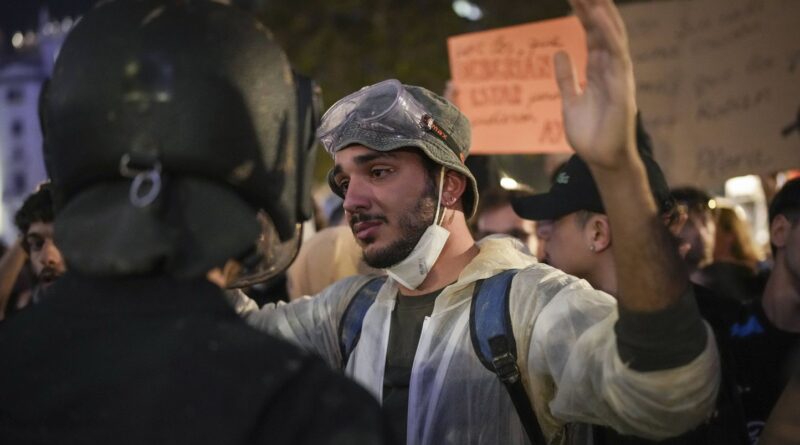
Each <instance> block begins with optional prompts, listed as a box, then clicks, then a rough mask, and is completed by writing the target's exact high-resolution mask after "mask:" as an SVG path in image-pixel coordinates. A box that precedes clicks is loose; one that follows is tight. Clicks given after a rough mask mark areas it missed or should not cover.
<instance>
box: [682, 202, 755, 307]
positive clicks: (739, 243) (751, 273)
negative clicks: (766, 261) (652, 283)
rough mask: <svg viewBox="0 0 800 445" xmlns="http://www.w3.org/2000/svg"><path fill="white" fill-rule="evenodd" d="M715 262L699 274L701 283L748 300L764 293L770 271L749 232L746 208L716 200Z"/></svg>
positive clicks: (734, 296) (720, 292)
mask: <svg viewBox="0 0 800 445" xmlns="http://www.w3.org/2000/svg"><path fill="white" fill-rule="evenodd" d="M716 201H717V207H716V208H715V209H714V212H713V213H714V223H715V226H716V237H715V239H714V256H713V257H714V261H713V262H712V263H711V264H709V265H708V266H706V267H704V268H702V270H701V271H700V273H699V274H697V277H698V282H699V283H700V284H702V285H704V286H706V287H708V288H710V289H712V290H714V291H715V292H717V293H718V294H719V295H721V296H725V297H730V298H735V299H737V300H739V301H749V300H752V299H754V298H757V297H758V296H759V295H761V292H762V291H763V289H764V284H765V282H766V278H767V276H768V273H767V272H765V271H762V269H761V268H760V265H761V264H762V263H761V262H762V260H763V255H762V254H761V253H760V249H759V248H758V246H757V245H756V244H755V242H753V237H752V236H751V235H750V229H749V227H748V223H747V220H746V219H745V218H746V217H745V214H744V210H742V208H741V207H738V206H735V205H725V203H724V201H722V200H719V199H718V200H716Z"/></svg>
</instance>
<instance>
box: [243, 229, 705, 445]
mask: <svg viewBox="0 0 800 445" xmlns="http://www.w3.org/2000/svg"><path fill="white" fill-rule="evenodd" d="M517 246H520V245H519V244H518V243H516V242H515V241H512V240H511V239H508V238H505V239H497V238H494V239H493V238H489V239H486V240H484V241H482V242H481V243H479V247H480V253H479V255H478V256H477V257H476V258H475V259H474V260H473V261H472V262H471V263H470V264H469V265H468V266H467V267H466V268H465V269H464V270H463V272H462V273H461V276H460V277H459V280H458V281H457V282H456V283H454V284H452V285H450V286H448V287H446V288H445V289H444V290H443V291H442V292H441V294H440V295H439V297H438V298H437V299H436V304H435V307H434V309H433V314H432V315H431V316H430V317H429V318H428V319H426V321H425V323H424V324H423V328H422V335H421V338H420V341H419V345H418V347H417V352H416V355H415V359H414V365H413V370H412V376H411V386H410V390H409V413H408V443H409V444H425V445H439V444H466V443H469V444H485V445H496V444H511V445H514V444H527V443H529V442H528V439H527V436H526V435H525V431H524V429H523V427H522V424H521V423H520V422H519V419H518V417H517V414H516V411H515V409H514V405H513V404H512V402H511V399H510V397H509V395H508V393H507V392H506V389H505V388H504V387H503V385H502V384H501V382H500V381H499V380H498V378H497V376H496V375H495V374H494V373H492V372H490V371H488V370H487V369H486V368H484V367H483V365H482V364H481V363H480V362H479V360H478V358H477V356H476V355H475V352H474V351H473V348H472V343H471V340H470V335H469V313H470V302H471V296H472V292H473V288H474V284H475V281H476V280H479V279H482V278H487V277H489V276H492V275H494V274H496V273H499V272H500V271H502V270H507V269H522V270H521V271H520V272H519V273H518V274H517V275H516V277H515V278H514V281H513V283H512V288H511V294H510V308H511V310H510V312H511V319H512V325H513V329H514V335H515V338H516V341H517V352H518V357H519V358H518V364H519V366H520V370H521V372H522V375H523V382H524V384H525V387H526V390H527V392H528V395H529V396H530V397H531V398H532V400H533V404H534V409H535V411H536V413H537V416H538V419H539V422H540V424H541V425H542V429H543V431H544V433H545V435H546V436H547V437H549V438H550V443H587V442H586V441H585V439H584V437H583V436H584V435H585V432H586V431H587V430H586V428H581V427H580V425H583V424H585V423H595V424H603V425H609V426H611V427H612V428H614V429H616V430H617V431H619V432H621V433H623V434H633V435H637V436H642V437H646V438H652V439H659V438H664V437H667V436H670V435H676V434H678V433H681V432H684V431H686V430H688V429H690V428H692V427H693V426H695V425H697V424H699V423H701V422H702V421H703V420H705V419H706V417H707V416H708V414H709V413H710V412H711V410H712V408H713V406H714V402H715V399H716V392H717V387H718V385H719V381H718V380H719V379H718V373H717V369H718V366H719V364H718V357H717V352H716V348H715V346H714V338H713V335H712V334H711V331H710V329H708V333H709V335H708V343H707V345H706V348H705V350H704V351H703V352H702V353H701V354H700V355H699V356H698V357H696V358H695V359H694V360H693V361H692V362H690V363H688V364H686V365H684V366H681V367H678V368H674V369H669V370H663V371H654V372H637V371H634V370H632V369H630V368H628V367H627V366H626V365H625V364H624V363H622V362H621V361H620V359H619V355H618V353H617V346H616V337H615V333H614V323H615V321H616V319H617V311H616V302H615V300H614V299H613V298H612V297H611V296H609V295H608V294H605V293H603V292H601V291H597V290H594V289H592V288H591V287H590V286H589V285H588V283H586V282H585V281H583V280H579V279H577V278H575V277H572V276H570V275H566V274H564V273H563V272H561V271H559V270H557V269H554V268H551V267H549V266H546V265H543V264H539V263H536V262H535V259H533V258H532V257H530V256H527V255H525V254H523V253H522V252H520V251H518V250H516V247H517ZM367 279H368V278H367V277H363V276H359V277H352V278H348V279H345V280H342V281H340V282H338V283H336V284H334V285H332V286H331V287H329V288H328V289H326V290H325V291H323V292H322V293H321V294H320V295H318V296H316V297H314V298H311V299H305V300H299V301H296V302H294V303H291V304H285V305H279V306H277V307H275V306H273V305H270V306H267V307H265V308H263V309H262V310H260V311H251V312H249V313H247V314H246V318H247V319H248V321H249V322H250V323H251V324H253V325H255V326H257V327H259V328H261V329H263V330H266V331H269V332H271V333H274V334H277V335H280V336H282V337H285V338H287V339H289V340H290V341H293V342H294V343H296V344H298V345H300V346H301V347H303V348H305V349H307V350H310V351H313V352H316V353H317V354H319V355H321V356H322V357H323V358H324V359H325V360H327V361H328V363H329V364H330V365H331V366H332V367H334V368H341V355H340V352H339V338H338V324H339V321H340V318H341V314H342V312H343V311H344V310H345V308H346V306H347V303H348V302H349V301H350V299H351V298H352V296H353V294H354V293H355V292H356V291H357V290H358V289H359V288H360V286H361V285H362V284H364V283H365V282H366V280H367ZM396 293H397V287H396V284H395V283H394V282H393V281H392V280H391V279H389V280H387V282H386V283H385V284H384V286H383V287H382V288H381V290H380V292H379V293H378V296H377V298H376V301H375V303H374V304H373V305H372V307H371V308H370V309H369V311H368V312H367V314H366V317H365V319H364V325H363V330H362V332H361V337H360V340H359V342H358V345H357V346H356V347H355V349H354V350H353V353H352V355H351V356H350V360H349V362H348V364H347V367H346V370H345V372H346V374H347V375H350V376H351V377H353V378H354V379H355V380H356V381H358V382H360V383H361V384H362V385H363V386H364V387H366V388H367V389H368V390H369V391H371V392H372V393H373V394H374V395H375V397H376V398H377V399H378V400H381V398H382V389H383V371H384V364H385V362H386V345H387V343H388V338H389V324H390V319H391V313H392V309H393V308H394V304H395V295H396Z"/></svg>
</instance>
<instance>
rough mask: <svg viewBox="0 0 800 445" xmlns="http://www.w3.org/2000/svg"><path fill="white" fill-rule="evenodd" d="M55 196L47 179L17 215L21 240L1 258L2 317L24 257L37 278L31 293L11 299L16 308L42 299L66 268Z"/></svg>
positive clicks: (0, 307) (0, 312) (15, 217)
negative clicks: (56, 230)
mask: <svg viewBox="0 0 800 445" xmlns="http://www.w3.org/2000/svg"><path fill="white" fill-rule="evenodd" d="M53 219H54V214H53V196H52V192H51V190H50V184H49V183H44V184H42V185H41V186H39V188H38V189H37V190H36V191H35V192H33V193H31V194H30V196H28V197H27V198H26V199H25V202H23V203H22V207H20V209H19V210H18V211H17V214H16V215H15V216H14V223H15V224H16V226H17V228H18V229H19V232H20V240H19V241H17V242H16V243H15V244H14V245H12V246H11V247H10V248H9V250H8V251H7V252H6V253H5V254H4V255H3V259H2V261H1V262H0V266H2V270H0V279H1V280H2V284H0V319H3V318H5V314H6V309H7V306H8V304H9V299H10V298H11V292H12V288H13V287H14V282H15V281H16V280H17V278H18V277H19V274H20V272H21V271H22V269H23V267H24V265H25V261H26V260H27V261H29V262H30V267H31V270H32V271H33V276H34V278H35V279H36V281H35V283H34V287H33V289H31V290H30V293H29V294H27V291H26V294H24V295H27V296H24V295H22V296H20V297H18V298H17V300H16V301H15V302H11V304H12V305H13V309H21V308H23V307H25V306H27V305H28V304H29V303H30V302H33V303H39V302H40V301H41V299H42V295H43V293H44V291H45V289H47V288H48V287H49V286H50V285H51V284H53V282H55V281H56V279H58V278H59V277H60V276H61V275H63V274H64V272H65V271H66V266H65V265H64V258H63V257H62V256H61V251H59V250H58V247H57V246H56V245H55V242H54V241H53Z"/></svg>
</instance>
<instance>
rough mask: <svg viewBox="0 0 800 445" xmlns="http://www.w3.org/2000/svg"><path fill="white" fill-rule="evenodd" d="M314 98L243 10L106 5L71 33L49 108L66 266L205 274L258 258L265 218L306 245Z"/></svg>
mask: <svg viewBox="0 0 800 445" xmlns="http://www.w3.org/2000/svg"><path fill="white" fill-rule="evenodd" d="M305 83H306V84H307V83H308V82H305ZM308 88H309V87H308V86H305V87H304V89H308ZM307 95H308V94H306V93H304V92H303V91H300V90H298V89H297V87H296V82H295V75H294V74H293V72H292V70H291V67H290V65H289V62H288V60H287V58H286V56H285V54H284V52H283V51H282V50H281V48H280V47H279V46H278V44H277V43H275V41H274V39H273V38H272V35H271V34H270V32H269V31H268V30H267V29H266V28H265V27H264V26H262V25H261V24H260V23H259V22H258V21H257V20H256V19H255V18H253V17H252V16H250V15H248V14H247V13H245V12H243V11H240V10H237V9H235V8H233V7H230V6H226V5H222V4H219V3H214V2H211V1H178V0H173V1H166V0H162V1H156V0H144V1H122V0H118V1H112V2H104V3H101V4H100V5H99V6H97V7H96V8H95V9H93V10H92V11H90V12H89V13H88V14H87V15H86V16H84V17H83V18H82V19H81V20H80V21H79V22H78V24H77V25H76V26H75V28H74V29H73V30H72V31H71V32H70V34H69V36H68V37H67V39H66V41H65V42H64V45H63V47H62V49H61V52H60V54H59V57H58V60H57V61H56V65H55V69H54V72H53V77H52V79H51V81H50V82H49V85H48V86H47V87H46V88H45V92H44V96H43V99H42V102H41V106H42V112H41V115H42V122H43V132H44V135H45V162H46V165H47V169H48V172H49V174H50V176H51V178H52V180H53V183H54V186H55V201H56V206H57V207H59V213H58V217H57V218H56V242H57V243H58V244H59V247H60V248H61V250H62V252H63V253H64V255H65V257H66V259H67V263H68V264H69V266H70V267H71V268H74V269H77V270H79V271H83V272H89V273H93V274H106V275H115V274H131V273H145V272H152V271H154V270H157V269H158V270H164V271H166V272H168V273H170V274H173V275H176V276H194V275H198V274H201V273H204V272H206V271H207V270H209V269H210V268H212V267H214V266H218V265H221V264H222V263H224V261H225V260H226V259H228V258H232V257H240V258H241V257H243V256H246V255H247V254H248V253H252V252H253V251H254V245H255V240H256V238H258V235H259V231H260V225H259V222H258V220H257V219H256V216H255V215H256V212H257V211H258V210H263V212H265V214H266V215H268V220H270V221H271V226H272V227H273V228H274V229H273V230H274V232H275V233H276V238H277V239H279V240H280V241H293V240H296V238H297V237H298V233H297V232H298V230H297V226H298V222H300V221H302V220H303V219H306V218H307V217H309V216H310V215H309V213H310V203H309V199H310V198H309V193H308V185H307V178H308V176H309V172H310V170H311V168H312V166H311V160H312V157H311V156H310V155H309V151H310V149H311V148H312V143H311V142H310V138H309V137H308V136H307V134H308V133H309V132H310V131H313V130H311V129H308V128H307V127H309V126H311V127H313V124H311V125H309V124H308V123H307V122H304V123H303V124H301V123H300V120H301V119H307V116H313V115H314V113H313V112H310V111H308V110H310V109H311V108H312V103H313V101H311V100H308V99H304V100H301V99H302V98H303V97H305V96H307ZM301 102H302V103H301Z"/></svg>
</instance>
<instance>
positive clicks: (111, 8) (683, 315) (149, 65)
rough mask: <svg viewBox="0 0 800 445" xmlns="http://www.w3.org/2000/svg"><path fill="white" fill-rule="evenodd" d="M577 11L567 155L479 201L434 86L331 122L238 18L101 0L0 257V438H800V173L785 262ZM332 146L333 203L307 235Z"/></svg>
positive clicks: (307, 85) (55, 104) (627, 61)
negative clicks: (758, 239)
mask: <svg viewBox="0 0 800 445" xmlns="http://www.w3.org/2000/svg"><path fill="white" fill-rule="evenodd" d="M571 4H572V6H573V10H574V13H575V15H576V16H577V17H578V19H579V20H580V23H581V25H582V26H583V29H584V30H585V32H586V40H587V50H588V64H587V81H586V83H585V84H582V85H579V84H578V81H577V79H576V77H575V74H574V68H573V66H572V61H571V60H570V58H569V56H568V55H567V54H566V53H558V54H557V55H556V57H555V61H554V67H555V72H556V80H557V83H558V86H559V90H560V93H561V98H562V104H563V116H564V129H565V132H566V136H567V139H568V141H569V143H570V145H571V146H572V147H573V148H574V150H575V154H574V155H573V156H572V157H570V158H569V159H568V160H567V161H566V162H565V163H564V164H563V165H562V166H561V167H560V168H559V169H558V170H557V171H556V172H555V174H554V175H553V178H552V185H551V187H550V189H549V190H548V191H547V192H544V193H536V192H535V191H533V190H528V189H525V190H515V191H508V190H504V189H502V188H496V189H495V188H490V189H488V190H480V189H479V187H478V181H477V180H476V178H475V176H474V175H473V173H472V172H471V171H470V169H469V168H468V167H467V166H466V164H465V162H464V161H465V159H466V157H467V156H468V155H469V151H470V138H471V133H470V124H469V121H468V119H467V118H466V116H465V115H464V114H463V113H462V112H461V111H460V110H459V109H458V108H457V107H456V106H454V105H453V104H452V103H450V102H449V101H448V100H447V99H445V98H444V97H442V96H440V95H438V94H436V93H434V92H432V91H430V90H428V89H426V88H422V87H419V86H413V85H407V84H403V83H401V82H400V81H398V80H394V79H389V80H384V81H382V82H378V83H375V84H373V85H369V86H367V87H365V88H362V89H360V90H358V91H355V92H353V93H352V94H349V95H347V96H346V97H344V98H342V99H341V100H339V101H338V102H336V103H335V104H334V105H333V106H331V107H330V108H329V109H328V110H327V111H326V112H325V113H324V115H322V116H321V117H320V116H318V114H321V113H319V111H321V110H318V102H317V100H316V98H315V94H317V92H316V90H315V88H314V85H313V83H311V82H310V81H308V79H305V78H302V77H301V76H299V75H297V74H294V73H293V71H292V68H291V66H290V65H289V62H288V59H287V58H286V56H285V55H284V53H283V51H282V49H281V48H280V47H279V46H278V45H277V43H275V41H274V39H273V37H272V35H271V34H270V33H269V31H268V30H267V29H266V28H265V27H263V25H261V24H260V23H259V22H258V21H257V20H255V19H254V18H253V17H251V16H250V15H248V14H247V13H245V12H243V11H240V10H238V9H236V8H234V7H231V6H228V5H224V4H220V3H218V2H213V1H197V2H176V1H166V0H143V1H139V2H128V1H123V0H117V1H112V2H103V3H101V4H100V5H98V6H97V7H96V8H95V9H93V10H92V11H91V12H89V13H88V14H87V15H86V16H85V17H84V18H83V19H82V20H81V21H80V22H79V23H78V24H77V25H76V27H75V28H74V29H73V31H72V32H71V33H70V35H69V37H68V38H67V40H66V42H65V44H64V47H63V48H62V50H61V53H60V55H59V58H58V60H57V63H56V69H55V71H54V75H53V77H52V79H50V80H49V81H48V82H47V84H46V85H45V87H44V88H43V94H42V99H41V101H40V107H41V110H40V115H41V118H42V128H43V133H44V141H45V142H44V150H45V159H46V162H47V170H48V173H49V175H50V177H51V181H50V182H48V183H46V184H44V185H42V186H41V187H40V188H39V189H38V190H37V191H36V192H34V193H33V194H32V195H31V196H30V197H29V198H28V199H27V200H26V201H25V203H24V205H23V206H22V208H21V209H20V210H19V212H18V213H17V216H16V224H17V226H18V229H19V231H20V240H19V241H18V242H17V243H16V244H14V245H12V246H11V247H9V248H8V249H7V251H6V252H5V254H4V255H3V257H2V259H0V317H1V318H3V320H2V321H0V356H2V357H3V366H0V442H2V443H26V444H27V443H54V444H55V443H59V444H61V443H69V444H73V443H74V444H84V443H86V444H88V443H137V444H139V443H193V444H196V443H274V444H281V443H287V444H289V443H292V444H305V443H308V444H312V443H313V444H383V443H386V444H414V445H416V444H431V445H438V444H485V445H490V444H534V445H545V444H569V445H575V444H580V445H606V444H607V445H611V444H650V443H664V444H684V445H688V444H696V445H700V444H720V445H722V444H726V445H736V444H742V445H745V444H753V445H754V444H756V443H760V444H762V445H764V444H766V445H778V444H780V445H783V444H790V443H797V437H800V436H798V434H797V431H798V428H800V417H798V416H797V414H796V412H797V410H798V409H800V366H798V364H797V363H795V362H796V359H797V357H798V355H797V352H798V346H800V179H794V180H789V181H786V183H785V184H783V185H782V187H781V189H780V190H778V191H777V193H776V194H775V196H774V197H773V198H772V199H771V202H770V205H769V233H770V246H771V249H770V250H771V252H770V254H769V255H768V256H767V255H764V254H763V253H762V252H761V251H760V249H759V248H758V247H757V246H755V243H754V242H753V241H752V239H751V238H750V237H749V234H748V229H747V226H746V221H745V218H744V217H743V216H742V215H741V211H737V210H736V207H735V206H734V207H725V206H719V205H716V203H715V204H710V203H712V202H715V201H714V200H713V198H712V197H711V196H709V195H708V194H706V192H705V191H703V190H699V189H693V188H673V189H671V188H670V187H669V185H668V184H667V181H666V179H665V175H664V173H663V172H662V171H661V168H660V167H659V165H658V163H657V162H656V161H655V158H654V155H653V152H654V150H657V147H652V142H651V140H650V138H649V136H648V135H647V132H646V131H645V129H644V127H643V124H642V120H641V117H640V114H639V111H638V109H637V106H636V101H635V82H634V76H633V66H632V62H631V57H630V53H629V49H628V38H627V34H626V30H625V25H624V23H623V21H622V19H621V18H620V15H619V12H618V10H617V9H616V7H615V5H614V4H613V2H612V1H611V0H571ZM220 36H224V38H220ZM315 137H316V139H318V140H319V142H320V143H321V144H322V146H323V147H324V149H325V150H326V151H327V152H328V154H330V156H331V157H332V158H333V162H334V166H333V168H332V169H331V171H330V172H329V174H328V182H329V186H330V188H331V190H332V193H333V194H335V195H337V196H338V198H339V199H340V210H339V212H338V214H339V216H338V217H337V218H341V221H340V222H337V223H333V224H332V225H331V227H328V228H326V229H324V230H320V231H319V232H317V233H316V234H314V235H312V236H311V237H310V238H308V239H307V240H306V241H305V242H302V243H300V240H301V239H302V238H303V237H304V235H303V230H302V229H301V227H302V226H303V222H304V221H307V220H309V219H311V218H312V210H311V209H312V206H311V205H310V203H311V199H310V192H309V183H308V178H309V177H310V172H311V164H310V162H309V161H310V159H312V158H313V156H311V155H310V154H311V152H312V150H313V149H314V147H315V144H316V142H315ZM331 213H337V212H336V211H334V210H331ZM295 254H296V255H297V256H296V258H295ZM291 258H295V261H294V263H293V264H292V265H291V266H289V264H288V263H289V261H288V259H291ZM27 268H29V269H30V272H29V273H30V274H31V275H32V279H31V281H32V282H33V284H32V285H27V286H26V285H25V284H24V283H25V282H26V280H25V279H24V277H25V274H26V272H25V270H26V269H27ZM259 283H260V284H259ZM264 283H266V284H264ZM276 283H279V284H277V285H276ZM259 286H261V287H259ZM276 287H283V291H282V293H281V295H286V296H287V297H286V298H285V300H287V301H279V302H277V303H275V302H273V301H275V299H274V298H268V299H266V300H265V299H262V298H261V295H262V294H263V293H264V292H267V293H270V292H272V291H273V290H274V289H275V288H276ZM275 292H277V291H275ZM265 301H270V302H269V303H266V304H264V303H265Z"/></svg>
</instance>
